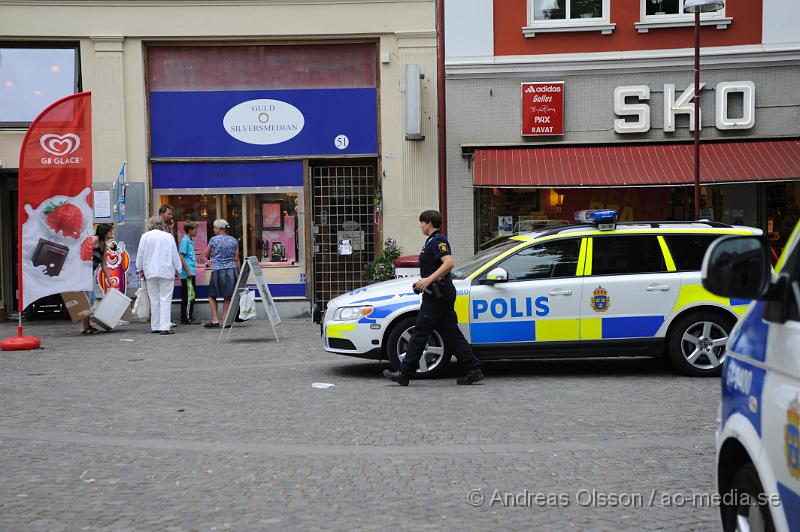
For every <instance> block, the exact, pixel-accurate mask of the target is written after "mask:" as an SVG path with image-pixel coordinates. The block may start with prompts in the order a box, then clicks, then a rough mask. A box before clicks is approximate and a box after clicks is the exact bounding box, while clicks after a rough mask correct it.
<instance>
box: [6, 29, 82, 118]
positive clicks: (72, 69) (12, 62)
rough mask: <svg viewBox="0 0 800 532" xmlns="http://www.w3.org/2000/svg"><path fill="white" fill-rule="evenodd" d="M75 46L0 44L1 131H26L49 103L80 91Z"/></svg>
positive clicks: (76, 48)
mask: <svg viewBox="0 0 800 532" xmlns="http://www.w3.org/2000/svg"><path fill="white" fill-rule="evenodd" d="M78 64H79V63H78V47H77V46H76V45H74V44H63V45H62V44H43V45H31V44H29V43H26V44H17V43H13V44H8V43H5V44H0V127H5V128H16V127H28V125H30V123H31V122H32V121H33V120H34V119H35V118H36V117H37V116H38V115H39V113H41V112H42V111H43V110H44V109H45V108H46V107H47V106H49V105H50V104H51V103H53V102H55V101H57V100H59V99H61V98H63V97H65V96H69V95H70V94H75V93H76V92H79V91H80V75H79V72H80V69H79V66H78Z"/></svg>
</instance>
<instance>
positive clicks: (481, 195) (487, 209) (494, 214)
mask: <svg viewBox="0 0 800 532" xmlns="http://www.w3.org/2000/svg"><path fill="white" fill-rule="evenodd" d="M545 192H546V191H545ZM542 193H543V192H542V191H539V190H534V189H522V188H481V189H478V190H477V192H476V196H477V197H476V200H477V201H476V208H477V211H478V212H477V222H478V227H477V231H476V236H477V242H476V246H477V247H478V248H479V249H483V248H484V244H485V243H487V242H488V241H489V240H491V239H493V238H496V237H498V236H504V235H510V234H513V233H518V232H521V233H524V232H528V231H532V230H535V229H540V228H542V227H545V226H547V225H554V224H556V223H558V222H557V221H556V220H550V218H549V215H548V214H547V212H545V210H544V207H543V202H542V200H541V195H542Z"/></svg>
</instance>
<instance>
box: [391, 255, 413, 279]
mask: <svg viewBox="0 0 800 532" xmlns="http://www.w3.org/2000/svg"><path fill="white" fill-rule="evenodd" d="M392 264H394V276H395V277H396V278H398V279H399V278H401V277H419V255H406V256H404V257H398V258H396V259H394V261H392Z"/></svg>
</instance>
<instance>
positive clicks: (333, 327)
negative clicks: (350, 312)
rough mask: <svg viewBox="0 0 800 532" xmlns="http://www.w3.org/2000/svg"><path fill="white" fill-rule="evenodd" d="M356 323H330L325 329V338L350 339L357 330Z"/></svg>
mask: <svg viewBox="0 0 800 532" xmlns="http://www.w3.org/2000/svg"><path fill="white" fill-rule="evenodd" d="M356 325H357V324H356V323H330V324H328V325H327V326H326V327H325V336H326V337H328V338H348V337H349V336H350V333H351V332H353V331H354V330H356Z"/></svg>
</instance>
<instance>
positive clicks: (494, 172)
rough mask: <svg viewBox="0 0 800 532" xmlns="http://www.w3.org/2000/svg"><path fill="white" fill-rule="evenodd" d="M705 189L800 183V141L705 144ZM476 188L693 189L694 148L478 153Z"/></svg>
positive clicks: (641, 146) (576, 148)
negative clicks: (755, 183)
mask: <svg viewBox="0 0 800 532" xmlns="http://www.w3.org/2000/svg"><path fill="white" fill-rule="evenodd" d="M700 149H701V152H700V165H701V167H700V179H701V182H702V183H741V182H746V181H783V180H792V179H800V140H765V141H749V142H704V143H703V144H702V146H701V148H700ZM472 182H473V184H474V185H475V186H476V187H515V186H522V187H547V188H549V187H619V186H659V185H691V184H693V183H694V145H693V144H632V145H631V144H628V145H610V146H608V145H607V146H550V147H541V148H539V147H530V148H527V147H526V148H501V149H476V150H475V170H474V174H473V181H472Z"/></svg>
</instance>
